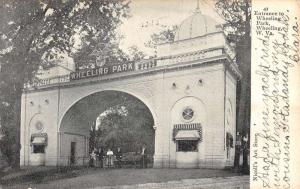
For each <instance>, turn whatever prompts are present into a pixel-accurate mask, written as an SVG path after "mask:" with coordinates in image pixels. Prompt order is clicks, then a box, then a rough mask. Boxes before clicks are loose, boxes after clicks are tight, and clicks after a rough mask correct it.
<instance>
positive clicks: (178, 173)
mask: <svg viewBox="0 0 300 189" xmlns="http://www.w3.org/2000/svg"><path fill="white" fill-rule="evenodd" d="M234 175H237V174H236V173H233V172H231V171H229V170H212V169H99V168H84V167H73V168H61V169H57V168H55V167H31V168H26V169H23V170H20V171H12V172H10V173H8V174H6V175H5V176H3V177H2V178H1V184H2V186H3V187H7V188H30V187H31V188H89V187H97V186H116V185H130V184H143V183H153V182H154V183H155V182H156V183H157V182H167V181H174V180H181V179H197V178H208V177H228V176H234Z"/></svg>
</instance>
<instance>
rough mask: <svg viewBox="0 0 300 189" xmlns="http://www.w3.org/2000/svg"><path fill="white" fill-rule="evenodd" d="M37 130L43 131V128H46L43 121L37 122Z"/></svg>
mask: <svg viewBox="0 0 300 189" xmlns="http://www.w3.org/2000/svg"><path fill="white" fill-rule="evenodd" d="M35 128H36V130H38V131H40V130H43V128H44V126H43V123H42V122H41V121H37V122H36V124H35Z"/></svg>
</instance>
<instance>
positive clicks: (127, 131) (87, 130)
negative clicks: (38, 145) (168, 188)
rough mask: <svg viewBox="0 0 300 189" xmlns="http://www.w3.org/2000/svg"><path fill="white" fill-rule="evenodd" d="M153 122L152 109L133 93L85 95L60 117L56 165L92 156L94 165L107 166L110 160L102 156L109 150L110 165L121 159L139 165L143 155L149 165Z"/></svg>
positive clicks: (83, 162)
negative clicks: (110, 155)
mask: <svg viewBox="0 0 300 189" xmlns="http://www.w3.org/2000/svg"><path fill="white" fill-rule="evenodd" d="M153 125H154V118H153V116H152V113H151V111H150V110H149V108H148V107H147V106H146V105H145V104H144V103H143V102H142V101H141V100H139V99H138V98H136V97H134V96H133V95H130V94H128V93H125V92H120V91H111V90H110V91H101V92H97V93H94V94H91V95H89V96H86V97H84V98H82V99H81V100H79V101H78V102H76V103H75V104H74V105H73V106H72V107H71V108H69V110H68V111H67V112H66V114H65V115H64V117H63V118H62V121H61V124H60V128H59V138H58V144H59V161H58V164H59V165H72V164H74V165H87V164H91V159H92V161H94V162H93V163H92V164H93V165H96V164H97V166H100V167H102V166H107V165H106V164H107V163H109V162H107V160H106V159H105V158H107V157H108V155H109V154H110V152H109V151H112V152H113V154H114V155H113V156H112V159H113V160H112V164H109V165H110V166H113V165H114V164H116V163H117V165H118V166H120V162H121V164H122V166H130V165H131V164H133V165H135V166H140V162H141V161H142V160H145V158H146V160H147V161H146V162H147V164H148V167H151V164H152V163H153V158H152V157H153V154H154V134H155V132H154V129H153ZM145 149H146V150H145ZM120 151H121V159H120V157H119V156H120V154H119V152H120ZM99 157H103V158H104V159H101V158H99ZM98 160H99V161H98ZM95 162H97V163H95ZM144 163H145V162H144ZM99 164H100V165H99ZM142 166H144V164H143V165H142Z"/></svg>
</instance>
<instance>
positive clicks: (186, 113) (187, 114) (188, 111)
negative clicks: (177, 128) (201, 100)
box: [182, 107, 195, 122]
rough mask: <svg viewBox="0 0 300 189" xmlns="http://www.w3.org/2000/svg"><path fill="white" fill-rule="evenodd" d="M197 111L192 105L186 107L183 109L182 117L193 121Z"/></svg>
mask: <svg viewBox="0 0 300 189" xmlns="http://www.w3.org/2000/svg"><path fill="white" fill-rule="evenodd" d="M194 115H195V112H194V110H193V109H192V108H191V107H185V108H184V109H183V111H182V118H183V120H184V121H185V122H190V121H193V119H194Z"/></svg>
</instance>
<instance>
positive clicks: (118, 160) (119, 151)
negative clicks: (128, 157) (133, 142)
mask: <svg viewBox="0 0 300 189" xmlns="http://www.w3.org/2000/svg"><path fill="white" fill-rule="evenodd" d="M122 155H123V154H122V151H121V148H120V147H118V148H117V151H116V158H117V167H118V168H121V164H122Z"/></svg>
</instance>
